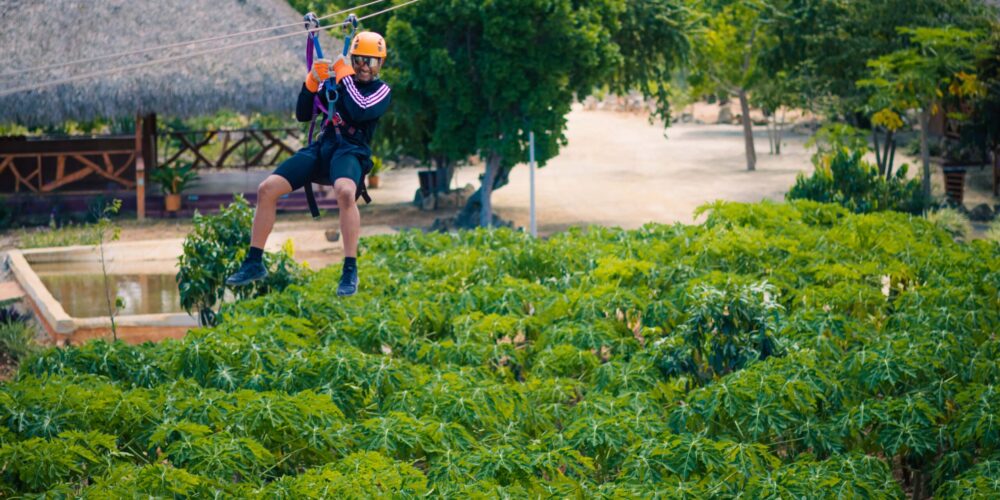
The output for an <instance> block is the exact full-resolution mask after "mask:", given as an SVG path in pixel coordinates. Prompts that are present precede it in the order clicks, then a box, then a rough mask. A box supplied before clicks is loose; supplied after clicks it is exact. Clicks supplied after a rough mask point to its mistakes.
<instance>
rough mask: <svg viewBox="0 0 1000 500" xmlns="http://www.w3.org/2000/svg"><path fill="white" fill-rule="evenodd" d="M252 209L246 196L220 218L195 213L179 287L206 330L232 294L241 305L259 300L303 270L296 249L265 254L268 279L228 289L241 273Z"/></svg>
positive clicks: (185, 305)
mask: <svg viewBox="0 0 1000 500" xmlns="http://www.w3.org/2000/svg"><path fill="white" fill-rule="evenodd" d="M252 225H253V209H251V208H250V205H249V204H248V203H247V201H246V200H245V199H244V198H243V197H242V196H236V197H235V198H234V201H233V203H231V204H229V206H227V207H224V208H222V210H221V211H220V212H219V213H218V214H215V215H207V216H206V215H201V214H199V213H197V212H196V213H195V215H194V228H193V229H192V231H191V232H190V233H189V234H188V236H187V237H186V238H184V253H183V254H182V255H181V257H180V263H179V269H180V271H179V272H178V273H177V286H178V288H179V289H180V298H181V306H182V307H183V308H184V309H185V310H186V311H188V312H189V313H190V312H191V311H192V310H196V311H197V312H198V318H199V321H200V322H201V324H203V325H212V324H215V323H216V321H217V317H216V316H217V312H216V310H215V307H216V304H217V303H218V302H220V301H222V300H223V298H224V297H225V295H226V292H227V290H228V291H230V292H231V293H232V294H233V295H234V296H235V297H236V299H237V300H241V299H244V298H249V297H256V296H259V295H262V294H265V293H267V292H268V291H271V290H284V289H285V288H286V287H287V286H288V285H290V284H292V283H294V282H295V281H296V280H298V279H299V277H300V276H301V275H302V273H303V269H302V268H301V266H299V264H298V263H296V262H295V261H294V260H293V259H292V249H291V246H287V247H286V248H282V250H281V251H280V252H278V253H277V254H272V253H265V255H264V265H265V266H266V267H267V268H268V272H269V274H268V276H267V278H266V279H264V280H261V281H260V282H256V283H254V284H252V285H249V286H245V287H238V288H233V289H228V288H227V287H226V286H225V280H226V278H227V277H229V275H231V274H232V273H234V272H236V270H237V269H239V267H240V264H241V263H242V262H243V258H244V257H245V256H246V253H247V251H248V249H249V246H250V243H249V242H250V229H251V226H252Z"/></svg>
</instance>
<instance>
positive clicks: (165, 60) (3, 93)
mask: <svg viewBox="0 0 1000 500" xmlns="http://www.w3.org/2000/svg"><path fill="white" fill-rule="evenodd" d="M419 1H420V0H410V1H409V2H404V3H401V4H399V5H394V6H392V7H389V8H388V9H383V10H380V11H378V12H374V13H372V14H368V15H366V16H361V17H359V18H358V21H363V20H365V19H370V18H372V17H375V16H378V15H381V14H384V13H386V12H389V11H392V10H396V9H398V8H400V7H405V6H407V5H410V4H411V3H416V2H419ZM301 24H302V23H299V25H300V26H301ZM342 25H343V23H337V24H331V25H326V26H320V27H319V28H312V29H308V30H305V31H306V32H307V33H313V32H317V31H322V30H328V29H333V28H339V27H341V26H342ZM292 36H302V32H301V31H299V32H295V33H285V34H283V35H275V36H270V37H266V38H259V39H257V40H252V41H249V42H242V43H236V44H232V45H226V46H225V47H216V48H214V49H205V50H202V51H198V52H194V53H190V54H184V55H180V56H171V57H165V58H163V59H154V60H152V61H146V62H143V63H137V64H130V65H128V66H121V67H118V68H109V69H104V70H99V71H92V72H90V73H83V74H80V75H76V76H71V77H68V78H63V79H60V80H51V81H48V82H44V83H35V84H32V85H22V86H20V87H14V88H10V89H4V90H0V97H6V96H9V95H11V94H17V93H19V92H25V91H28V90H37V89H42V88H45V87H52V86H54V85H62V84H64V83H72V82H75V81H79V80H86V79H89V78H94V77H97V76H104V75H110V74H114V73H121V72H123V71H130V70H133V69H140V68H145V67H147V66H155V65H158V64H163V63H168V62H174V61H181V60H184V59H190V58H192V57H198V56H203V55H205V54H213V53H215V52H222V51H225V50H231V49H237V48H240V47H248V46H250V45H255V44H258V43H262V42H270V41H272V40H280V39H282V38H288V37H292Z"/></svg>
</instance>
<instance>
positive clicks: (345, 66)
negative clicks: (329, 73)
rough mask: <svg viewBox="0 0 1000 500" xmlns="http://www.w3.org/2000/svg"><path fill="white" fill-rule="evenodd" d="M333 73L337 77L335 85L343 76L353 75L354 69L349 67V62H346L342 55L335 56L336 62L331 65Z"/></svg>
mask: <svg viewBox="0 0 1000 500" xmlns="http://www.w3.org/2000/svg"><path fill="white" fill-rule="evenodd" d="M333 71H334V72H335V73H336V75H337V83H340V80H342V79H343V78H344V77H345V76H348V75H353V74H354V67H352V66H351V62H350V61H348V60H347V57H345V56H344V55H343V54H341V55H339V56H337V60H336V61H335V62H334V63H333Z"/></svg>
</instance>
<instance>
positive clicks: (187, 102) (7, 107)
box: [0, 0, 342, 126]
mask: <svg viewBox="0 0 1000 500" xmlns="http://www.w3.org/2000/svg"><path fill="white" fill-rule="evenodd" d="M328 8H329V9H331V11H332V10H333V9H334V7H333V6H332V5H330V6H329V7H328ZM301 19H302V15H301V14H299V13H297V12H296V11H295V10H293V9H292V8H291V7H290V6H289V5H288V4H287V3H286V2H285V1H284V0H182V1H177V2H172V1H152V0H100V1H92V0H0V73H8V72H11V71H13V70H17V69H21V68H31V67H35V66H38V65H41V64H44V63H46V62H52V63H57V62H63V61H71V60H73V59H83V58H90V57H96V56H102V55H105V54H112V53H116V52H123V51H129V50H135V49H140V48H144V47H155V46H161V45H167V44H170V43H176V42H183V41H188V40H195V39H201V38H207V37H210V36H215V35H223V34H226V33H232V32H237V31H247V30H251V29H256V28H265V27H268V26H275V25H279V24H289V23H294V22H296V21H300V20H301ZM328 21H329V20H328ZM294 29H295V28H286V29H283V30H277V31H273V32H265V33H260V34H255V35H249V36H247V37H237V38H230V39H226V40H222V41H216V42H209V44H201V45H197V46H194V47H193V48H188V49H184V48H175V49H170V50H167V51H164V52H151V53H145V54H141V55H133V56H130V57H126V58H121V59H115V60H111V61H98V62H94V63H92V64H83V65H80V66H71V67H63V68H56V69H54V70H53V71H51V72H37V73H30V74H27V75H21V76H16V77H10V76H6V77H5V76H0V90H2V89H5V88H6V89H9V88H13V87H16V86H21V85H26V84H31V83H33V82H36V81H42V80H44V79H58V78H65V77H68V76H72V75H73V74H74V73H77V74H79V73H81V72H90V71H94V70H97V69H102V68H110V67H115V66H122V65H125V64H134V63H140V62H144V61H149V60H152V59H158V58H163V57H166V56H171V55H175V54H183V53H185V52H191V51H197V50H203V49H206V48H211V47H221V46H225V45H230V44H236V43H241V42H246V41H248V40H251V39H253V38H260V37H265V36H272V35H276V34H281V33H289V32H291V31H293V30H294ZM297 29H299V30H300V31H301V33H302V34H301V36H292V37H288V38H283V39H280V40H275V41H269V42H263V43H260V44H256V45H251V46H248V47H241V48H235V49H232V50H228V51H222V52H217V53H214V54H209V55H202V56H198V57H194V58H191V59H188V60H182V61H178V62H173V63H170V64H168V65H165V66H164V67H159V66H153V67H146V68H142V69H139V70H135V71H133V72H125V73H116V74H113V75H110V76H103V77H98V78H91V79H87V80H80V81H76V82H72V83H67V84H62V85H57V86H53V87H48V88H44V89H40V90H32V91H27V92H20V93H17V94H13V95H7V96H0V123H18V124H21V125H26V126H41V125H50V124H51V125H54V124H58V123H61V122H63V121H64V120H78V121H85V120H92V119H95V118H121V117H126V116H135V115H136V113H142V114H146V113H149V112H154V113H159V114H164V115H169V116H175V117H182V118H183V117H191V116H196V115H204V114H210V113H214V112H216V111H218V110H220V109H231V110H235V111H238V112H243V113H248V112H282V113H291V112H293V110H294V108H295V99H296V96H297V95H298V90H299V86H300V85H301V84H302V78H303V76H304V75H305V61H304V57H305V39H306V37H305V29H304V28H302V27H301V25H300V27H299V28H297ZM321 40H322V43H323V47H324V49H326V50H327V52H330V51H331V49H339V48H340V47H341V46H342V42H339V43H335V42H333V41H332V39H331V38H330V37H327V36H325V34H324V35H323V38H322V39H321Z"/></svg>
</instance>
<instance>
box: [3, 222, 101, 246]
mask: <svg viewBox="0 0 1000 500" xmlns="http://www.w3.org/2000/svg"><path fill="white" fill-rule="evenodd" d="M15 234H16V235H17V241H18V243H17V246H18V248H46V247H67V246H73V245H96V244H97V242H98V237H97V235H96V234H95V233H94V231H93V229H92V228H91V227H90V226H89V225H82V226H73V225H67V226H62V227H59V228H53V227H48V228H37V229H22V230H19V231H18V232H17V233H15Z"/></svg>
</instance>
